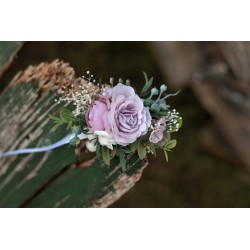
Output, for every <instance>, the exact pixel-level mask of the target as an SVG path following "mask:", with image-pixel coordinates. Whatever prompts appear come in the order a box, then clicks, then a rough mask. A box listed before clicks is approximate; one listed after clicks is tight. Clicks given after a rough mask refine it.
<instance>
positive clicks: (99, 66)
mask: <svg viewBox="0 0 250 250" xmlns="http://www.w3.org/2000/svg"><path fill="white" fill-rule="evenodd" d="M56 58H59V59H62V60H64V61H65V62H69V63H70V65H71V66H72V67H73V68H74V69H75V71H76V74H77V75H78V76H80V75H83V74H85V73H86V71H87V70H90V71H91V72H92V73H93V74H94V75H95V77H96V78H97V79H99V78H100V77H101V78H102V79H103V80H108V79H109V77H110V76H114V77H115V78H116V79H118V78H119V77H121V78H123V79H125V78H129V79H130V80H131V82H132V84H133V86H135V87H136V88H137V89H139V88H140V87H141V86H142V84H143V82H144V79H143V75H142V71H145V72H147V74H148V75H149V76H154V84H155V86H160V85H161V84H162V83H166V84H168V86H169V91H171V92H173V91H176V90H178V89H182V92H181V93H180V94H179V95H178V96H177V97H175V98H172V99H171V98H170V99H169V104H170V105H171V107H172V108H176V109H177V111H178V112H180V114H181V115H182V116H183V121H184V123H183V127H182V129H181V130H180V132H179V133H178V134H176V135H173V137H175V138H176V139H177V140H178V145H177V147H176V148H175V149H174V151H173V152H172V153H171V154H170V155H169V162H168V163H166V162H165V159H164V155H163V154H162V153H161V152H158V154H157V157H156V158H155V157H149V162H150V164H149V166H148V167H147V168H146V170H145V171H144V174H143V176H142V178H141V179H140V181H139V182H138V183H137V184H136V185H135V187H134V188H133V189H131V190H130V191H129V192H128V193H127V194H125V195H124V196H123V197H122V198H121V199H120V200H119V201H117V202H116V203H115V204H113V207H249V206H250V174H249V170H250V157H249V153H250V112H249V110H250V43H248V42H26V43H25V44H24V45H23V47H22V49H21V50H20V52H19V53H18V56H17V57H16V58H15V60H14V62H13V64H12V65H11V66H10V68H9V69H8V70H7V71H6V72H5V74H4V75H3V77H2V78H1V80H0V91H2V90H3V89H4V87H5V86H6V85H7V84H8V82H10V80H11V78H12V77H13V76H14V75H15V74H16V73H17V72H18V71H19V70H24V69H25V68H26V67H27V66H29V65H30V64H33V65H34V64H38V63H40V62H42V61H46V62H50V61H52V60H54V59H56Z"/></svg>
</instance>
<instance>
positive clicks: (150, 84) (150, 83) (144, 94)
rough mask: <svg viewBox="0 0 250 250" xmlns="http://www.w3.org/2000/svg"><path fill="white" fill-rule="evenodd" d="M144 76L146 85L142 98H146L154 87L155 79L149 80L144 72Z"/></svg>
mask: <svg viewBox="0 0 250 250" xmlns="http://www.w3.org/2000/svg"><path fill="white" fill-rule="evenodd" d="M143 75H144V77H145V85H144V86H143V88H142V90H141V93H140V96H141V97H145V96H146V95H147V93H148V91H149V89H150V87H151V86H152V83H153V79H154V78H153V77H151V78H150V79H148V76H147V74H146V73H145V72H143Z"/></svg>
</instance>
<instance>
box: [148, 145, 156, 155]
mask: <svg viewBox="0 0 250 250" xmlns="http://www.w3.org/2000/svg"><path fill="white" fill-rule="evenodd" d="M149 147H150V149H151V150H152V152H153V154H154V155H155V156H156V150H155V144H153V143H150V145H149Z"/></svg>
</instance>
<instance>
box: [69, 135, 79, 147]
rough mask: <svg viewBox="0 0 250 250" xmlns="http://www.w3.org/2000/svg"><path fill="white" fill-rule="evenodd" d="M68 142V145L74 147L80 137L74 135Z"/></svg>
mask: <svg viewBox="0 0 250 250" xmlns="http://www.w3.org/2000/svg"><path fill="white" fill-rule="evenodd" d="M69 143H70V145H72V146H74V147H76V146H77V145H78V144H79V143H80V139H79V138H78V137H77V136H75V137H73V138H72V139H71V140H70V142H69Z"/></svg>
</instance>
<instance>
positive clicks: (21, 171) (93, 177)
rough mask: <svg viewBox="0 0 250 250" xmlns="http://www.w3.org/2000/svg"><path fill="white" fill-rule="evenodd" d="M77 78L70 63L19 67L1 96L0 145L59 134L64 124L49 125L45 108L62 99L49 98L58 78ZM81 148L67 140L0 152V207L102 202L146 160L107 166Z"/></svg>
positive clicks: (123, 187)
mask: <svg viewBox="0 0 250 250" xmlns="http://www.w3.org/2000/svg"><path fill="white" fill-rule="evenodd" d="M30 81H31V82H30ZM79 81H81V79H79V78H75V76H74V71H73V69H72V68H70V67H69V66H68V64H65V63H63V62H60V61H58V60H57V61H55V62H53V63H51V64H41V65H39V66H37V67H29V68H28V69H27V70H26V71H25V72H21V73H19V74H18V75H17V76H16V77H15V78H14V79H13V81H12V83H11V87H10V88H8V89H6V90H5V92H4V93H2V95H1V96H0V151H6V150H13V149H17V148H25V147H39V146H44V145H49V144H51V143H53V142H55V141H57V140H59V139H61V138H63V137H64V136H65V135H66V133H67V132H65V129H63V128H59V129H58V130H57V131H56V132H51V131H50V129H51V128H52V126H53V125H52V121H50V120H49V117H48V114H49V113H52V114H53V113H58V111H59V109H60V108H61V107H62V105H63V104H61V105H58V104H56V103H55V102H54V99H55V97H56V92H58V91H60V87H61V83H62V82H66V83H67V84H72V83H73V84H74V83H75V82H79ZM50 89H53V91H50ZM85 152H86V150H85V148H84V144H83V145H82V148H81V149H78V150H76V153H77V154H75V151H74V149H73V148H70V147H69V146H67V145H66V146H63V147H60V148H58V149H55V150H53V151H49V152H45V153H36V154H28V155H19V156H10V157H6V158H0V207H20V206H21V207H23V206H24V207H29V206H30V207H65V206H66V207H88V206H94V207H105V206H108V205H110V204H111V203H113V202H114V201H116V200H117V199H119V197H120V196H121V195H123V194H124V193H125V192H126V191H128V190H129V189H130V188H131V187H132V186H133V185H134V184H135V182H136V181H137V180H138V179H139V177H140V176H141V173H142V170H143V168H144V167H145V166H146V165H147V163H146V162H144V163H143V162H142V161H139V160H138V157H137V156H133V157H132V158H131V159H130V162H129V164H128V171H127V173H126V174H124V173H121V169H120V167H119V162H118V161H117V160H113V161H112V164H111V167H109V168H107V167H105V166H101V164H100V162H98V161H97V160H96V161H94V160H92V161H91V160H90V161H89V159H91V158H90V156H89V155H88V154H86V153H85ZM92 156H93V155H92ZM91 162H94V163H93V164H92V166H91V167H89V165H90V163H91ZM82 167H85V168H82ZM86 167H88V168H86Z"/></svg>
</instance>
